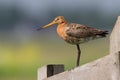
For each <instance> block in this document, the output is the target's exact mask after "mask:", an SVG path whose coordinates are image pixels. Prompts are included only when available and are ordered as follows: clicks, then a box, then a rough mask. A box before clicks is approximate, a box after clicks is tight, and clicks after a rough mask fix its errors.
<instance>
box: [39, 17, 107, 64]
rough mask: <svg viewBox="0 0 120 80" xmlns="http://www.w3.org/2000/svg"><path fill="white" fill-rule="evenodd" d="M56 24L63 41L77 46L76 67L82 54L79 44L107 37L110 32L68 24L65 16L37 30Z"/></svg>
mask: <svg viewBox="0 0 120 80" xmlns="http://www.w3.org/2000/svg"><path fill="white" fill-rule="evenodd" d="M54 24H58V27H57V33H58V35H59V36H60V37H61V38H62V39H63V40H65V41H66V42H68V43H70V44H75V45H76V46H77V49H78V57H77V63H76V66H79V59H80V54H81V50H80V47H79V44H80V43H83V42H86V41H89V40H92V39H96V38H103V37H106V35H107V34H108V31H104V30H99V29H96V28H92V27H88V26H86V25H81V24H76V23H67V21H66V20H65V18H64V17H63V16H58V17H56V18H55V19H54V20H53V21H52V22H51V23H49V24H48V25H45V26H43V27H40V28H38V29H37V30H41V29H44V28H47V27H49V26H52V25H54Z"/></svg>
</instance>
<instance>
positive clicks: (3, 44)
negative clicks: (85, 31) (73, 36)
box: [0, 0, 120, 80]
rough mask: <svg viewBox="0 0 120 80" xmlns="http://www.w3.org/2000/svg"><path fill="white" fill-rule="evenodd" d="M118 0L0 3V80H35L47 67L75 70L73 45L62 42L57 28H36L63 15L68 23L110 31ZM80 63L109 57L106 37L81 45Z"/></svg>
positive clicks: (119, 10)
mask: <svg viewBox="0 0 120 80" xmlns="http://www.w3.org/2000/svg"><path fill="white" fill-rule="evenodd" d="M119 3H120V1H119V0H99V1H98V0H92V1H91V0H0V80H36V79H37V69H38V68H39V67H41V66H44V65H46V64H65V69H66V70H67V69H71V68H73V67H75V61H76V56H77V50H76V46H74V45H70V44H67V43H66V42H64V41H63V40H61V39H60V38H59V37H58V35H57V33H56V27H55V26H54V27H51V28H48V29H45V30H42V31H39V32H37V31H36V28H38V27H39V26H43V25H45V24H47V23H49V22H51V21H52V20H53V19H54V17H56V16H59V15H62V16H65V18H66V19H67V21H68V22H75V23H81V24H86V25H89V26H93V27H96V28H99V29H105V30H109V31H110V32H111V30H112V28H113V26H114V24H115V21H116V19H117V16H119V15H120V5H119ZM80 46H81V50H82V55H81V64H85V63H87V62H90V61H93V60H95V59H97V58H100V57H102V56H105V55H107V54H109V36H108V37H107V38H104V39H97V40H93V41H89V42H87V43H84V44H81V45H80Z"/></svg>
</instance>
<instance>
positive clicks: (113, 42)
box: [110, 16, 120, 54]
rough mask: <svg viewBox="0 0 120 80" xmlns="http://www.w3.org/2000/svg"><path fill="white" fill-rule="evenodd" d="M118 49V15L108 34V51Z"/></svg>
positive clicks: (119, 26) (119, 42)
mask: <svg viewBox="0 0 120 80" xmlns="http://www.w3.org/2000/svg"><path fill="white" fill-rule="evenodd" d="M118 51H120V16H119V17H118V19H117V21H116V24H115V26H114V28H113V30H112V33H111V35H110V53H111V54H112V53H113V54H114V53H116V52H118Z"/></svg>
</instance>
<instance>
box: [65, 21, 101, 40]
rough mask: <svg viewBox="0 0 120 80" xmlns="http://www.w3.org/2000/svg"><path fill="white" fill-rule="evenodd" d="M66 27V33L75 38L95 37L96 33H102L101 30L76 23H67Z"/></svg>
mask: <svg viewBox="0 0 120 80" xmlns="http://www.w3.org/2000/svg"><path fill="white" fill-rule="evenodd" d="M66 27H67V30H66V34H67V35H69V36H71V37H75V38H86V37H95V36H96V35H99V34H101V33H103V31H102V30H99V29H95V28H92V27H88V26H86V25H81V24H76V23H68V24H67V25H66Z"/></svg>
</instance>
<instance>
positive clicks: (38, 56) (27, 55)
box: [0, 38, 109, 80]
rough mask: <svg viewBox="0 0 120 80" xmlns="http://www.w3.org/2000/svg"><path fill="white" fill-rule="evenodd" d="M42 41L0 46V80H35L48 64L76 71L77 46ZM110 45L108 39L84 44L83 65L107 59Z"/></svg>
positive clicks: (56, 41) (50, 40) (61, 42)
mask: <svg viewBox="0 0 120 80" xmlns="http://www.w3.org/2000/svg"><path fill="white" fill-rule="evenodd" d="M38 40H41V39H38ZM42 40H44V41H42ZM42 40H41V41H30V42H27V43H24V44H16V43H14V42H13V43H9V42H8V43H0V44H1V45H0V80H36V79H37V69H38V68H39V67H41V66H43V65H46V64H65V69H66V70H68V69H71V68H74V67H75V62H76V56H77V50H76V46H74V45H70V44H67V43H65V42H63V41H62V40H61V39H59V38H58V39H54V38H53V39H44V38H43V39H42ZM108 43H109V42H108V38H107V39H98V40H93V41H89V42H87V43H84V44H81V45H80V47H81V50H82V55H81V64H85V63H87V62H90V61H93V60H95V59H97V58H100V57H102V56H105V55H107V54H108V53H109V49H108V48H109V46H108Z"/></svg>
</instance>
